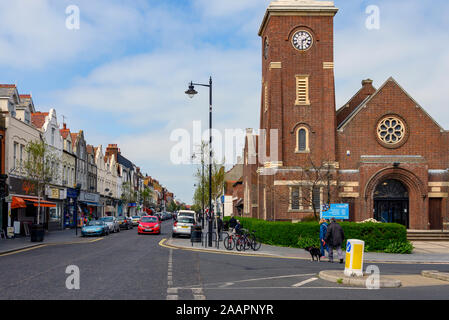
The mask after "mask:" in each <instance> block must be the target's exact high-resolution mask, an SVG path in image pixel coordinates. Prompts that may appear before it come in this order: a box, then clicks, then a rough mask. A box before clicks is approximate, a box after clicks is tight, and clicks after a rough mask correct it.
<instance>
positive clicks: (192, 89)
mask: <svg viewBox="0 0 449 320" xmlns="http://www.w3.org/2000/svg"><path fill="white" fill-rule="evenodd" d="M195 86H202V87H207V88H209V217H208V225H209V227H208V234H209V240H208V246H209V247H212V221H213V220H212V214H213V212H212V77H210V78H209V84H201V83H193V82H190V85H189V90H187V91H186V92H185V93H186V94H187V95H188V96H189V97H190V98H193V97H194V96H195V95H196V94H198V92H197V91H196V90H195Z"/></svg>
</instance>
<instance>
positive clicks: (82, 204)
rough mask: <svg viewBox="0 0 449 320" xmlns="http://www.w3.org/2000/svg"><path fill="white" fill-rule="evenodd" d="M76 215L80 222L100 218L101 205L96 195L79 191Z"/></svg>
mask: <svg viewBox="0 0 449 320" xmlns="http://www.w3.org/2000/svg"><path fill="white" fill-rule="evenodd" d="M78 213H79V217H80V218H81V219H82V221H84V222H86V221H90V220H96V219H99V218H101V216H102V205H101V203H100V195H99V194H98V193H90V192H85V191H81V192H80V195H79V198H78Z"/></svg>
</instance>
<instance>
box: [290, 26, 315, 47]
mask: <svg viewBox="0 0 449 320" xmlns="http://www.w3.org/2000/svg"><path fill="white" fill-rule="evenodd" d="M292 44H293V47H295V49H297V50H300V51H306V50H309V49H310V47H311V46H312V45H313V37H312V35H311V34H310V33H309V32H307V31H305V30H300V31H298V32H296V33H295V34H294V35H293V37H292Z"/></svg>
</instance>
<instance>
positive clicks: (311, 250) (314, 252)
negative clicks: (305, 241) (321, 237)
mask: <svg viewBox="0 0 449 320" xmlns="http://www.w3.org/2000/svg"><path fill="white" fill-rule="evenodd" d="M304 250H306V251H308V252H309V253H310V255H311V256H312V261H315V257H316V261H320V262H321V251H320V249H318V248H315V247H307V248H305V249H304Z"/></svg>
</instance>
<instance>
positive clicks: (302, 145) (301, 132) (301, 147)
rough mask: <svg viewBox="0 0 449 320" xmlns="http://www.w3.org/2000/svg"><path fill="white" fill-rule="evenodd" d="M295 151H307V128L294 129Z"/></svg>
mask: <svg viewBox="0 0 449 320" xmlns="http://www.w3.org/2000/svg"><path fill="white" fill-rule="evenodd" d="M296 152H309V130H308V129H307V128H305V127H300V128H298V130H297V131H296Z"/></svg>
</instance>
